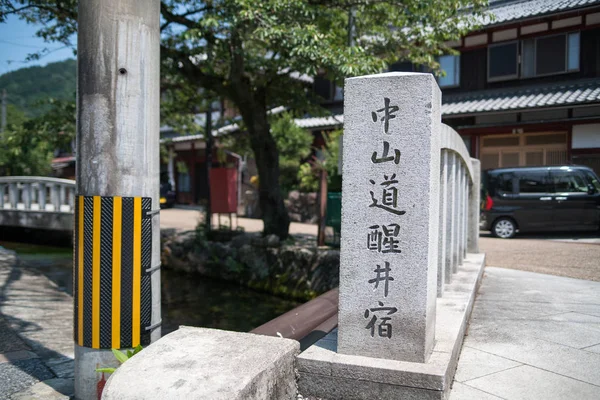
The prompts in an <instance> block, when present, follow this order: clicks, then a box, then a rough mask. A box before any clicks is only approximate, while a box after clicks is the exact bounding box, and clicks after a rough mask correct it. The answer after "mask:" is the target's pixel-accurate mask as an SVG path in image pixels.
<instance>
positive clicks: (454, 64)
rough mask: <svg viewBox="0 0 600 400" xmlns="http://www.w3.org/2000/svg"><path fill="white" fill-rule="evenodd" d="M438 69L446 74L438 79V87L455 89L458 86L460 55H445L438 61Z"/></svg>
mask: <svg viewBox="0 0 600 400" xmlns="http://www.w3.org/2000/svg"><path fill="white" fill-rule="evenodd" d="M439 63H440V68H441V69H442V70H444V72H446V75H445V76H440V77H438V84H439V85H440V87H456V86H459V85H460V55H456V56H454V55H446V56H441V57H440V59H439Z"/></svg>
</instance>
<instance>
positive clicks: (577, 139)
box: [572, 124, 600, 149]
mask: <svg viewBox="0 0 600 400" xmlns="http://www.w3.org/2000/svg"><path fill="white" fill-rule="evenodd" d="M572 140H573V142H572V145H573V148H574V149H589V148H595V147H600V124H585V125H573V139H572Z"/></svg>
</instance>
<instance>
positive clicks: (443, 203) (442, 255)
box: [437, 150, 450, 297]
mask: <svg viewBox="0 0 600 400" xmlns="http://www.w3.org/2000/svg"><path fill="white" fill-rule="evenodd" d="M449 156H450V154H449V151H448V150H443V151H442V153H441V157H442V159H441V164H440V224H439V227H440V235H439V238H438V243H439V244H438V276H437V282H438V292H437V295H438V297H442V295H443V294H444V284H445V283H446V242H447V236H448V232H447V230H446V222H447V219H448V216H447V213H448V169H449V167H450V164H449V161H448V159H449Z"/></svg>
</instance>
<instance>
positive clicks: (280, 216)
mask: <svg viewBox="0 0 600 400" xmlns="http://www.w3.org/2000/svg"><path fill="white" fill-rule="evenodd" d="M246 95H247V93H246ZM252 97H253V98H252V99H244V100H246V101H242V102H238V103H237V105H238V107H239V109H240V114H242V118H243V119H244V123H245V124H246V126H247V127H248V132H249V133H250V143H251V146H252V150H253V152H254V158H255V160H256V167H257V168H258V181H259V184H258V188H259V203H260V209H261V211H262V215H263V223H264V231H263V234H264V235H270V234H275V235H277V236H279V237H280V238H281V239H285V238H286V237H287V236H288V232H289V227H290V218H289V216H288V213H287V209H286V208H285V205H284V204H283V198H282V196H281V189H280V187H279V151H278V150H277V144H276V143H275V140H274V139H273V136H272V135H271V128H270V126H269V122H268V119H267V107H266V106H265V105H264V103H263V102H262V101H261V100H262V99H261V96H260V93H259V94H256V95H255V96H252Z"/></svg>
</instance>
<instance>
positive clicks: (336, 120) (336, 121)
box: [294, 115, 344, 129]
mask: <svg viewBox="0 0 600 400" xmlns="http://www.w3.org/2000/svg"><path fill="white" fill-rule="evenodd" d="M294 122H295V123H296V125H298V126H299V127H300V128H309V129H310V128H328V127H332V126H338V125H339V126H342V124H343V123H344V116H343V115H332V116H330V117H310V118H298V119H295V120H294Z"/></svg>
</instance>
